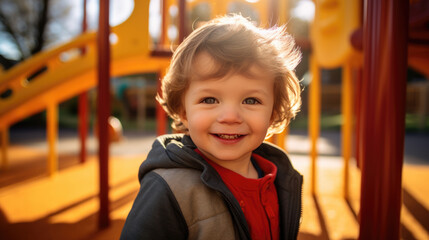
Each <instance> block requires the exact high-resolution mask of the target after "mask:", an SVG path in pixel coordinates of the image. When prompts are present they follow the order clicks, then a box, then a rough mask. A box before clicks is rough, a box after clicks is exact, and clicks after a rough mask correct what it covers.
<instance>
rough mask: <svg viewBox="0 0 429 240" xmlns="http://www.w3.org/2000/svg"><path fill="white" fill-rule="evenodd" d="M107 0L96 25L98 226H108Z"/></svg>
mask: <svg viewBox="0 0 429 240" xmlns="http://www.w3.org/2000/svg"><path fill="white" fill-rule="evenodd" d="M109 34H110V26H109V0H100V16H99V25H98V36H97V37H98V39H97V41H98V54H97V58H98V97H97V121H98V147H99V148H98V157H99V164H100V176H99V177H100V195H99V197H100V210H99V219H98V226H99V228H100V229H104V228H107V227H109V225H110V217H109V134H108V133H109V129H108V119H109V116H110V43H109Z"/></svg>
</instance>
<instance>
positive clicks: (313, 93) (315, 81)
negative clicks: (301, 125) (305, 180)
mask: <svg viewBox="0 0 429 240" xmlns="http://www.w3.org/2000/svg"><path fill="white" fill-rule="evenodd" d="M310 68H311V76H312V80H311V84H310V94H309V98H310V99H309V113H308V119H309V124H308V126H309V129H308V132H309V135H310V141H311V150H310V151H311V153H310V157H311V184H310V188H311V193H312V194H313V195H315V194H316V177H317V169H316V165H317V163H316V160H317V140H318V139H319V135H320V104H321V103H320V101H321V91H322V90H321V88H322V86H321V79H320V68H319V66H318V64H317V62H316V59H315V58H314V56H311V57H310Z"/></svg>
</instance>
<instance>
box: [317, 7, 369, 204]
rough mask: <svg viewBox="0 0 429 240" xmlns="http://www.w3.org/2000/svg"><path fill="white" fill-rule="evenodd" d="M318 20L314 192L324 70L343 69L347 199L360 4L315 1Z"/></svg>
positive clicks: (343, 140)
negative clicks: (354, 35)
mask: <svg viewBox="0 0 429 240" xmlns="http://www.w3.org/2000/svg"><path fill="white" fill-rule="evenodd" d="M314 3H315V6H316V7H315V9H316V11H315V17H314V21H313V23H312V25H311V43H312V49H313V53H312V57H311V60H310V65H311V73H312V76H313V77H312V82H311V85H310V96H309V97H310V101H309V119H310V121H309V133H310V138H311V154H310V155H311V160H312V161H311V176H312V178H311V192H312V193H313V194H315V192H316V158H317V139H318V138H319V132H320V105H321V103H320V92H321V79H320V72H319V71H320V69H321V68H336V67H342V68H343V72H342V100H341V102H342V103H341V104H342V116H343V123H342V155H343V159H344V181H343V183H344V197H345V198H348V175H349V166H348V165H349V160H350V158H351V145H352V142H351V140H352V128H353V120H352V119H353V111H352V109H353V88H352V70H351V68H352V64H353V62H352V60H353V59H356V58H358V57H357V56H356V55H357V53H356V52H355V51H354V50H353V47H352V45H351V43H350V36H351V34H352V33H353V32H354V31H355V30H357V29H358V28H359V27H360V22H361V20H360V13H361V6H360V1H358V0H352V1H345V0H332V1H325V0H315V1H314Z"/></svg>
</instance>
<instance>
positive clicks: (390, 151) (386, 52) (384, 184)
mask: <svg viewBox="0 0 429 240" xmlns="http://www.w3.org/2000/svg"><path fill="white" fill-rule="evenodd" d="M408 7H409V1H404V0H378V1H373V0H366V1H365V20H364V44H363V46H364V73H363V83H362V84H363V85H362V93H363V95H362V96H363V99H362V105H361V112H362V122H361V123H362V124H363V125H362V127H361V128H360V130H361V131H362V135H361V147H360V150H361V152H360V153H359V156H360V157H361V158H362V182H361V206H360V231H359V239H365V240H366V239H393V240H394V239H399V237H400V209H401V179H402V165H403V152H404V131H405V94H406V70H407V39H408Z"/></svg>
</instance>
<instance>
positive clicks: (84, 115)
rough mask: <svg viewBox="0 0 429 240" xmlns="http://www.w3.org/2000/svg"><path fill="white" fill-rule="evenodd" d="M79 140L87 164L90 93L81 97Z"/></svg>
mask: <svg viewBox="0 0 429 240" xmlns="http://www.w3.org/2000/svg"><path fill="white" fill-rule="evenodd" d="M86 2H87V1H86V0H83V20H82V32H83V33H85V32H86V30H87V26H88V24H87V14H86ZM85 52H86V48H82V50H81V54H82V55H85ZM78 111H79V139H80V162H81V163H84V162H86V139H87V136H88V92H87V91H85V92H83V93H81V94H80V95H79V110H78Z"/></svg>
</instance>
